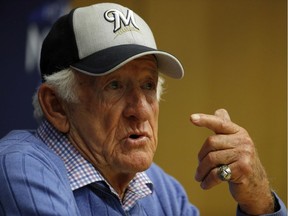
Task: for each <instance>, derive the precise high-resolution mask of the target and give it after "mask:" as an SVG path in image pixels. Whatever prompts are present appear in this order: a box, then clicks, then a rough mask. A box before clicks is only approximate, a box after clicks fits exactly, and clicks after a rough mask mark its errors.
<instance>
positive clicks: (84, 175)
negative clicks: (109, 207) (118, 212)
mask: <svg viewBox="0 0 288 216" xmlns="http://www.w3.org/2000/svg"><path fill="white" fill-rule="evenodd" d="M36 136H37V137H38V138H40V139H41V140H42V141H43V142H44V143H45V144H46V145H47V146H48V147H49V148H50V149H52V150H53V151H54V152H55V153H56V154H57V155H58V156H59V157H60V158H61V159H62V160H63V162H64V165H65V167H66V169H67V173H68V179H69V181H70V187H71V189H72V190H76V189H78V188H81V187H84V186H86V185H88V184H91V183H94V182H99V181H104V182H105V183H106V184H107V185H108V186H109V188H110V190H111V191H112V192H113V193H115V194H116V195H117V193H116V192H115V190H114V189H113V188H112V187H111V186H110V185H109V183H108V182H107V181H106V180H105V179H104V177H103V176H102V175H101V174H100V172H99V171H98V170H96V169H95V168H94V166H93V165H92V164H91V163H90V162H88V161H87V160H86V159H85V158H84V157H82V155H81V154H80V153H79V151H77V149H76V148H75V147H74V146H73V145H72V144H71V143H70V141H69V140H68V138H67V137H66V136H65V135H64V134H63V133H60V132H59V131H58V130H56V129H55V128H54V127H53V126H52V125H51V124H50V123H49V122H48V121H47V120H43V122H42V123H41V125H40V126H39V128H38V129H37V133H36ZM152 185H153V184H152V181H151V180H150V179H149V177H148V176H147V174H146V173H145V172H139V173H137V174H136V176H135V177H134V179H133V180H132V181H131V182H130V184H129V186H128V189H127V190H128V191H129V190H131V192H132V191H134V192H135V190H137V192H138V194H139V192H140V194H141V193H142V195H141V196H143V195H147V194H151V193H152V188H153V187H152Z"/></svg>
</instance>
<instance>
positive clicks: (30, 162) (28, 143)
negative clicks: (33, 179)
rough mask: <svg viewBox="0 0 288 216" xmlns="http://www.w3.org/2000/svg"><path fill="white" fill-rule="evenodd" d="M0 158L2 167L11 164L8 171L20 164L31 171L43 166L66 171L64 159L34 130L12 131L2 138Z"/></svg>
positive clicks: (59, 171) (52, 169)
mask: <svg viewBox="0 0 288 216" xmlns="http://www.w3.org/2000/svg"><path fill="white" fill-rule="evenodd" d="M0 158H1V164H2V168H5V167H7V166H9V170H7V172H8V171H9V172H13V170H15V169H18V168H17V167H18V166H19V165H20V164H22V167H24V166H25V169H31V171H33V169H34V168H35V166H39V167H40V166H41V167H43V168H46V169H49V170H51V171H53V172H57V173H62V172H63V171H64V172H66V171H65V167H64V164H63V162H62V160H61V159H60V158H59V157H58V156H57V155H56V154H55V153H54V152H53V151H52V150H51V149H49V148H48V147H47V146H46V145H45V144H44V143H43V142H42V141H41V140H39V139H38V138H37V137H35V135H34V132H33V131H26V130H19V131H11V132H10V133H9V134H7V135H6V136H5V137H3V138H2V139H0ZM17 165H18V166H17Z"/></svg>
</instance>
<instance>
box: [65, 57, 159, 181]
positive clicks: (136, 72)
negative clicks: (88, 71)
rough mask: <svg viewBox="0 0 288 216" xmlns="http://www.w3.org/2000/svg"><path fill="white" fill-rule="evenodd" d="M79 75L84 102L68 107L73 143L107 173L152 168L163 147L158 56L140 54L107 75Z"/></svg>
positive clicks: (132, 171) (126, 172) (70, 136)
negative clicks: (159, 139)
mask: <svg viewBox="0 0 288 216" xmlns="http://www.w3.org/2000/svg"><path fill="white" fill-rule="evenodd" d="M76 74H77V80H78V89H77V92H78V95H79V100H80V103H77V104H72V105H71V104H70V105H69V106H70V107H68V108H67V113H68V118H69V123H70V130H69V132H68V137H69V139H70V140H71V142H72V143H73V145H74V146H76V148H77V149H78V150H79V151H80V152H81V154H82V155H83V156H84V157H85V158H86V159H88V160H89V161H90V162H91V163H92V164H93V165H94V166H95V167H96V168H97V169H99V171H100V172H101V173H102V174H103V175H104V176H105V175H106V176H107V175H108V176H109V175H112V173H113V174H116V173H118V174H128V173H129V174H132V173H135V172H139V171H143V170H145V169H147V168H148V167H149V166H150V165H151V163H152V160H153V156H154V153H155V150H156V147H157V132H158V114H159V104H158V101H157V97H156V90H157V82H158V73H157V63H156V60H155V58H154V57H153V56H145V57H141V58H138V59H136V60H133V61H131V62H129V63H127V64H126V65H124V66H123V67H121V68H120V69H118V70H116V71H115V72H113V73H111V74H108V75H105V76H100V77H92V76H88V75H84V74H81V73H76Z"/></svg>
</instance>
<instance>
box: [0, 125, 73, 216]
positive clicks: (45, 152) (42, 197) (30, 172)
mask: <svg viewBox="0 0 288 216" xmlns="http://www.w3.org/2000/svg"><path fill="white" fill-rule="evenodd" d="M0 182H1V184H0V191H1V193H0V212H1V208H2V211H4V212H7V215H8V214H9V215H10V214H11V215H18V214H19V215H20V212H21V215H36V214H37V215H54V213H55V208H56V207H57V212H58V213H59V214H60V215H77V214H78V213H76V212H77V211H78V210H77V206H76V205H75V200H74V197H73V193H72V191H71V188H70V184H69V180H68V177H67V171H66V169H65V166H64V163H63V162H62V160H61V159H60V158H59V157H58V156H57V155H56V154H54V153H53V151H52V150H50V149H49V148H48V147H47V146H46V145H45V144H44V143H43V142H42V141H41V140H39V139H38V138H36V137H35V136H34V133H33V132H29V131H13V132H11V133H9V134H8V135H7V136H5V137H3V138H2V139H1V140H0ZM24 197H25V198H24ZM23 198H24V199H23ZM53 212H54V213H53ZM71 212H73V213H71Z"/></svg>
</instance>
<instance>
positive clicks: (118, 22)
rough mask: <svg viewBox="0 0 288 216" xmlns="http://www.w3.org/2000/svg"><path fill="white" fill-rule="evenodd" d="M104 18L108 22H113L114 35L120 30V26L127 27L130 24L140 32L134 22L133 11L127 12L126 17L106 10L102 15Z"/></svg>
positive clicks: (114, 10)
mask: <svg viewBox="0 0 288 216" xmlns="http://www.w3.org/2000/svg"><path fill="white" fill-rule="evenodd" d="M104 18H105V19H106V20H107V21H108V22H114V30H113V32H114V33H115V32H117V31H118V30H119V29H121V27H122V24H123V25H124V26H129V25H130V24H132V25H133V26H134V27H135V28H137V29H138V30H140V29H139V27H138V26H137V24H136V22H135V18H134V14H133V11H131V10H127V14H126V16H125V15H124V14H123V13H122V12H120V11H119V10H116V9H111V10H107V11H106V12H105V14H104Z"/></svg>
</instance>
